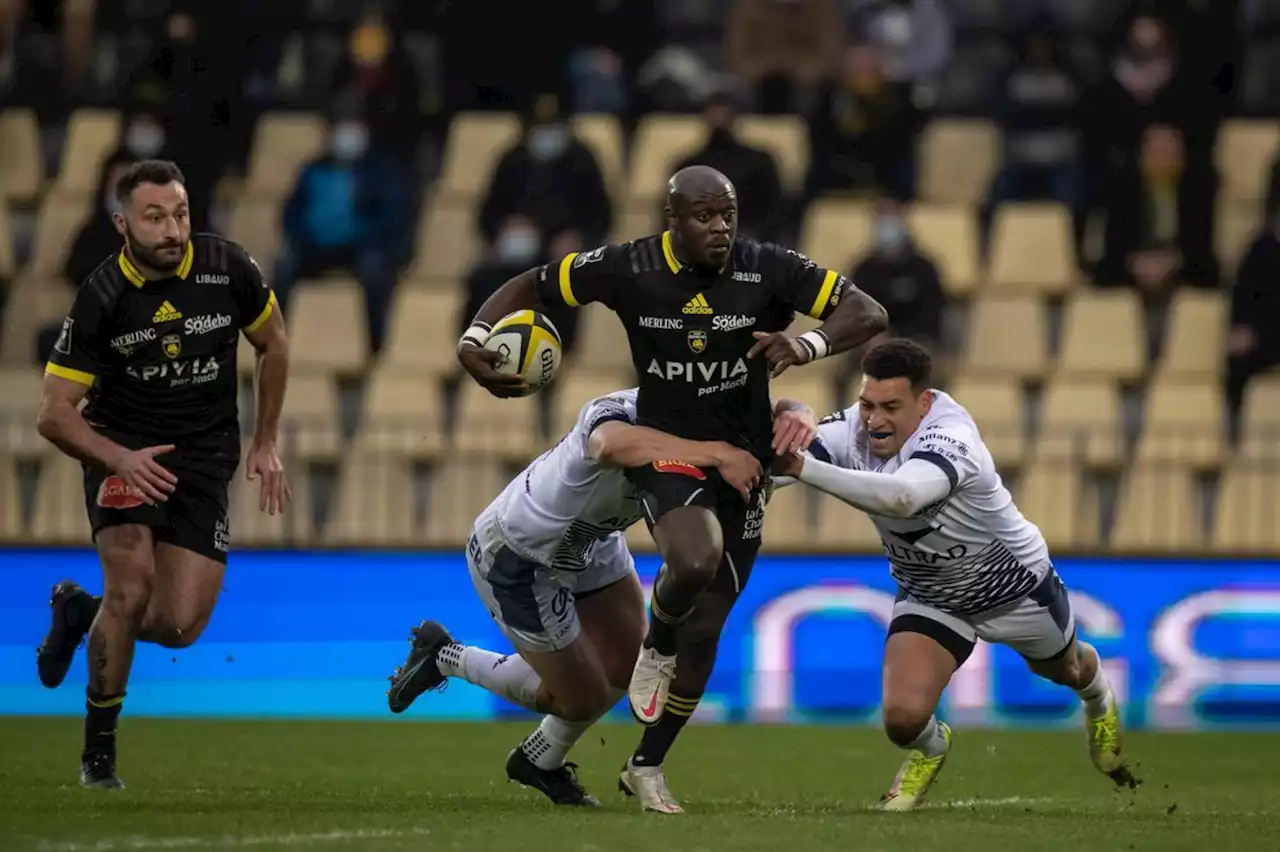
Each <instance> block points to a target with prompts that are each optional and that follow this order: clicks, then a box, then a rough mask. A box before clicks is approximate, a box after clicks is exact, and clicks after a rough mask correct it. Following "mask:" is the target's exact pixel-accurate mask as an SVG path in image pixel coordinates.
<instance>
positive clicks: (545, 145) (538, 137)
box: [529, 125, 569, 160]
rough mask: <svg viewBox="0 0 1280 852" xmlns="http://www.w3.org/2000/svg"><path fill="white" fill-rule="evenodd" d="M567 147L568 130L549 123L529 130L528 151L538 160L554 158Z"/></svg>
mask: <svg viewBox="0 0 1280 852" xmlns="http://www.w3.org/2000/svg"><path fill="white" fill-rule="evenodd" d="M568 147H569V131H568V130H566V129H565V128H563V127H556V126H554V125H549V126H547V127H537V128H534V129H533V130H531V131H529V153H531V154H533V156H535V157H537V158H538V159H539V160H554V159H555V158H556V157H559V156H560V155H561V154H563V153H564V151H565V149H566V148H568Z"/></svg>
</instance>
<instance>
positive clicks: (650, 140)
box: [627, 115, 706, 209]
mask: <svg viewBox="0 0 1280 852" xmlns="http://www.w3.org/2000/svg"><path fill="white" fill-rule="evenodd" d="M705 136H706V125H705V124H704V123H703V121H702V119H701V118H699V117H697V116H692V115H653V116H650V117H649V118H647V119H645V120H644V121H643V122H642V123H641V124H640V127H639V128H638V129H637V130H636V135H635V139H634V143H633V145H632V148H631V181H630V185H629V188H628V191H627V196H628V198H629V199H630V200H631V201H634V202H637V203H648V204H653V205H655V209H656V205H657V204H658V203H659V202H660V200H661V198H662V197H663V196H664V195H665V194H666V191H667V181H668V180H669V179H670V178H671V170H672V169H673V168H674V167H675V164H676V163H677V162H679V161H680V159H681V158H683V157H687V156H689V155H690V154H692V153H693V152H694V151H695V150H697V149H698V148H699V147H700V146H701V145H702V142H703V139H704V137H705Z"/></svg>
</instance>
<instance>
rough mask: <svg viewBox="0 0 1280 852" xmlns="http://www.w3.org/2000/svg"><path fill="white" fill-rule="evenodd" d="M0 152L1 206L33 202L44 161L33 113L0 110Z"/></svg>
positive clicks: (22, 110)
mask: <svg viewBox="0 0 1280 852" xmlns="http://www.w3.org/2000/svg"><path fill="white" fill-rule="evenodd" d="M0 151H4V156H3V157H0V207H4V206H5V201H6V200H7V201H11V202H16V203H18V204H26V203H28V202H30V201H33V200H35V197H36V196H37V195H39V193H40V186H41V184H42V183H43V182H44V160H43V158H42V157H41V156H40V127H39V125H38V124H37V123H36V116H35V113H34V112H32V111H31V110H28V109H3V110H0ZM2 274H3V271H2V270H0V275H2Z"/></svg>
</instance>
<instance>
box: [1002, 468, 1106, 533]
mask: <svg viewBox="0 0 1280 852" xmlns="http://www.w3.org/2000/svg"><path fill="white" fill-rule="evenodd" d="M1014 499H1015V500H1016V501H1017V504H1018V509H1019V510H1020V511H1021V512H1022V514H1023V516H1024V517H1025V518H1026V519H1027V520H1029V521H1031V522H1032V523H1033V524H1035V525H1036V526H1037V527H1039V528H1040V532H1041V533H1042V534H1043V535H1044V537H1045V541H1047V542H1048V544H1049V547H1050V548H1092V547H1096V546H1097V544H1098V521H1099V515H1098V503H1097V499H1096V496H1095V495H1094V493H1093V491H1092V489H1089V488H1088V487H1087V486H1086V484H1085V482H1084V479H1083V477H1082V476H1081V473H1080V470H1079V469H1078V468H1077V467H1076V466H1075V465H1074V464H1073V463H1071V462H1070V461H1066V460H1051V459H1037V460H1035V461H1033V462H1032V463H1031V465H1030V466H1028V468H1027V469H1026V471H1024V472H1023V474H1022V475H1021V476H1020V477H1018V483H1017V487H1016V488H1015V489H1014Z"/></svg>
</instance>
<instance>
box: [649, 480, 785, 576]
mask: <svg viewBox="0 0 1280 852" xmlns="http://www.w3.org/2000/svg"><path fill="white" fill-rule="evenodd" d="M626 476H627V480H628V481H629V482H630V483H631V484H632V486H633V487H634V488H635V489H636V491H637V492H638V493H637V496H638V497H639V498H640V504H641V506H642V507H643V508H644V517H645V523H647V524H648V525H649V531H650V532H653V528H654V527H655V526H657V524H658V521H659V520H661V518H662V516H663V515H665V514H666V513H667V512H669V511H671V510H672V509H678V508H680V507H681V506H700V507H702V508H704V509H709V510H710V511H712V512H714V513H715V516H716V517H717V518H719V519H720V529H721V531H722V534H723V536H724V558H723V559H722V560H721V561H720V569H719V570H718V571H717V572H716V577H715V580H713V581H712V583H711V586H710V589H711V590H712V591H716V592H718V593H722V594H734V595H737V594H740V593H741V592H742V590H743V589H745V588H746V587H747V580H748V579H749V578H750V577H751V569H752V568H753V567H754V566H755V562H756V554H757V553H759V552H760V544H761V535H762V533H763V531H764V504H765V492H764V489H763V488H757V489H755V490H754V491H753V492H752V493H751V500H750V502H744V501H743V499H742V495H741V494H739V493H738V491H737V490H736V489H734V488H732V487H731V486H729V485H728V484H727V483H725V481H724V480H723V479H722V478H721V477H720V472H719V471H717V470H716V469H715V468H704V467H695V466H694V465H691V464H685V463H684V462H678V461H660V462H654V463H653V464H651V465H645V466H644V467H633V468H628V469H627V471H626Z"/></svg>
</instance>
